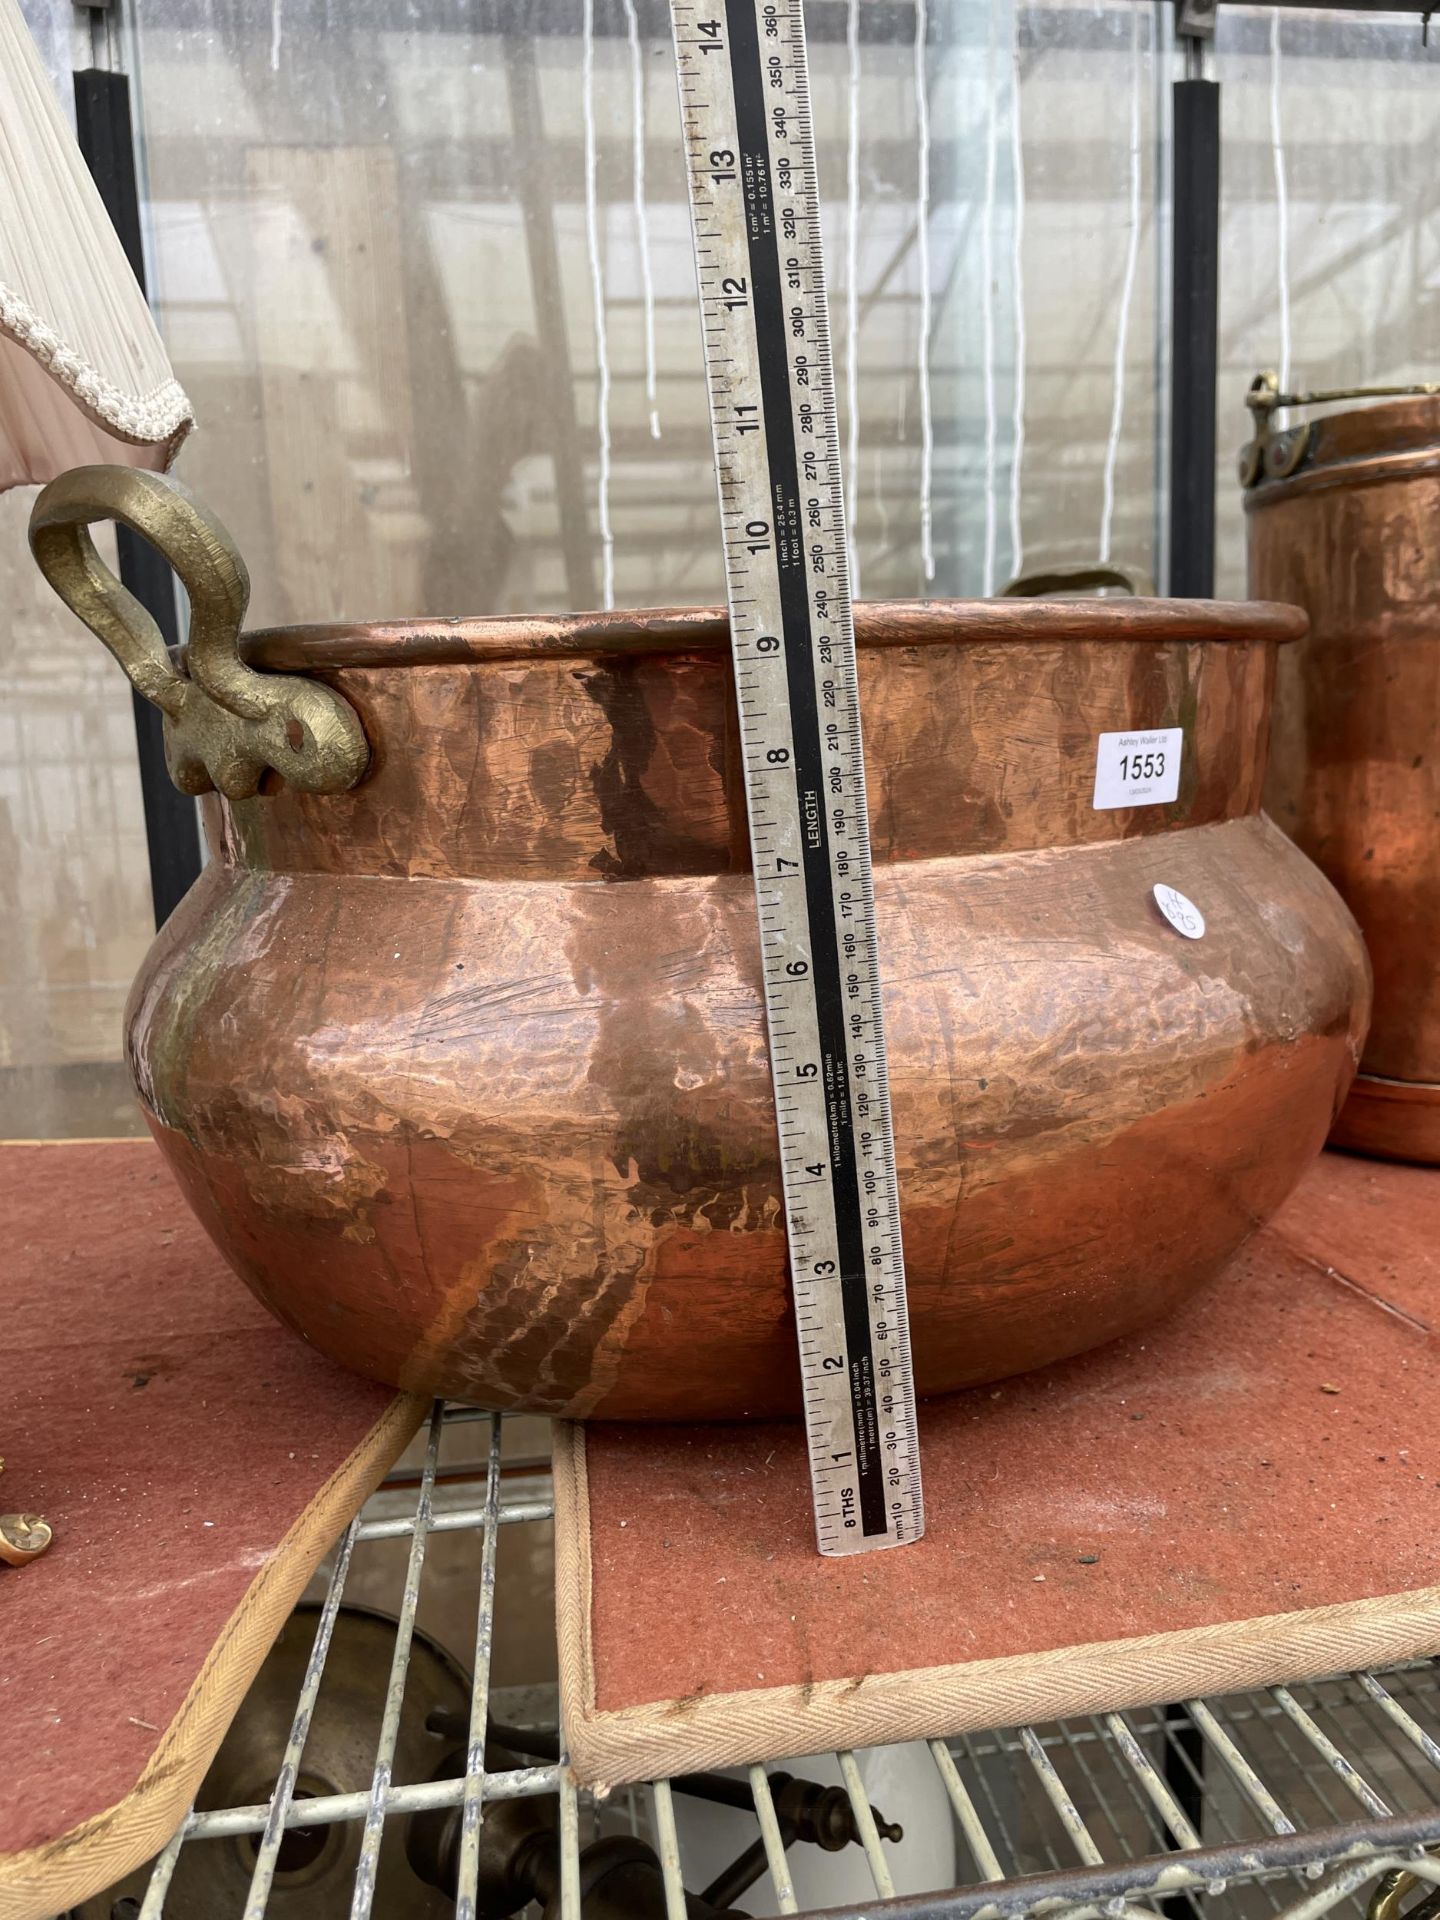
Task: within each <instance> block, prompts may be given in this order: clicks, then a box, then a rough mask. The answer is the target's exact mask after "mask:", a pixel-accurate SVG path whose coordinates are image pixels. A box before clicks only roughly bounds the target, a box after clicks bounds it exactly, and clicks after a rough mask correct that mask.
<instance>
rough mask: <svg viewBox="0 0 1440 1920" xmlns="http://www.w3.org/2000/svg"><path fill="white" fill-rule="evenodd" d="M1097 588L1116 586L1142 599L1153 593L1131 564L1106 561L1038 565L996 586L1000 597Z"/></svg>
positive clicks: (1017, 596)
mask: <svg viewBox="0 0 1440 1920" xmlns="http://www.w3.org/2000/svg"><path fill="white" fill-rule="evenodd" d="M1101 587H1119V588H1120V590H1121V591H1122V592H1123V593H1130V594H1134V595H1135V597H1136V598H1137V599H1140V600H1143V599H1146V598H1148V597H1149V596H1150V595H1151V594H1153V593H1154V591H1155V588H1154V586H1153V584H1152V583H1151V581H1150V580H1149V579H1148V577H1147V576H1146V575H1145V574H1143V573H1141V572H1139V571H1138V569H1136V568H1135V567H1117V566H1112V565H1111V563H1110V562H1109V561H1108V560H1099V561H1095V560H1091V561H1082V562H1080V563H1079V564H1078V565H1075V566H1055V567H1039V568H1036V569H1035V570H1034V571H1033V572H1031V573H1017V574H1016V576H1015V578H1014V579H1013V580H1010V581H1007V582H1006V584H1005V585H1004V586H1003V587H1002V588H1001V589H1000V598H1001V599H1002V600H1022V599H1032V598H1039V597H1040V596H1041V595H1043V594H1082V593H1094V592H1097V591H1098V590H1099V589H1100V588H1101Z"/></svg>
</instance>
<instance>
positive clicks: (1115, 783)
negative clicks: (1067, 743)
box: [1090, 727, 1185, 812]
mask: <svg viewBox="0 0 1440 1920" xmlns="http://www.w3.org/2000/svg"><path fill="white" fill-rule="evenodd" d="M1184 744H1185V733H1184V729H1183V728H1181V727H1161V728H1160V729H1159V730H1158V731H1156V732H1153V733H1102V734H1101V736H1100V744H1099V748H1098V751H1097V752H1096V755H1095V798H1094V799H1093V800H1092V801H1091V803H1090V804H1091V805H1092V807H1094V808H1095V810H1096V812H1100V811H1102V810H1103V809H1104V808H1106V807H1163V806H1165V805H1166V804H1167V803H1168V802H1169V801H1171V800H1173V799H1174V798H1175V796H1176V795H1177V794H1178V793H1179V791H1180V754H1181V751H1182V749H1183V747H1184Z"/></svg>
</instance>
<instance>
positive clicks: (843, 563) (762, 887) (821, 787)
mask: <svg viewBox="0 0 1440 1920" xmlns="http://www.w3.org/2000/svg"><path fill="white" fill-rule="evenodd" d="M671 14H672V19H673V24H674V30H675V56H676V64H677V68H678V72H679V79H680V110H681V117H682V121H683V124H684V133H685V145H686V158H687V172H688V175H689V182H690V212H691V218H692V224H693V229H694V241H695V263H696V271H697V275H698V278H699V282H700V304H701V315H702V321H703V326H704V335H705V360H706V375H707V381H708V386H709V395H710V417H711V427H712V431H713V435H714V444H715V466H716V472H717V477H718V480H719V486H720V512H721V519H722V522H723V524H724V532H725V559H726V578H727V591H728V596H729V607H730V631H731V639H732V644H733V649H734V657H735V679H736V689H737V693H738V698H739V709H740V735H741V742H742V748H743V755H744V764H745V787H746V797H747V800H748V803H749V810H750V846H751V853H752V856H753V859H754V866H755V892H756V897H757V901H758V905H759V917H760V934H761V943H762V950H763V959H764V980H765V1005H766V1014H767V1019H768V1023H769V1035H770V1064H771V1072H772V1075H773V1078H774V1083H775V1106H776V1117H777V1121H778V1126H779V1134H780V1160H781V1168H782V1173H783V1178H784V1196H785V1209H786V1221H787V1229H788V1235H789V1245H790V1268H791V1277H792V1283H793V1289H794V1299H795V1319H796V1326H797V1330H798V1334H799V1342H800V1362H801V1372H802V1376H803V1381H804V1393H805V1418H806V1427H807V1431H808V1437H809V1449H810V1476H811V1482H812V1486H813V1489H814V1503H815V1528H816V1536H817V1539H818V1543H819V1547H820V1551H821V1553H823V1554H849V1553H861V1552H865V1551H866V1550H869V1549H873V1548H877V1547H887V1546H900V1545H903V1544H905V1543H908V1542H910V1541H913V1540H917V1539H919V1537H920V1535H921V1533H922V1532H923V1531H924V1507H923V1502H922V1496H921V1488H920V1454H919V1444H918V1440H917V1435H916V1423H915V1390H914V1380H913V1376H912V1370H911V1363H910V1329H909V1321H908V1317H907V1313H906V1304H905V1266H904V1258H903V1254H902V1251H901V1243H900V1202H899V1190H898V1184H897V1180H896V1171H895V1149H894V1142H893V1139H892V1135H891V1129H890V1097H889V1087H888V1082H887V1077H886V1068H885V1041H884V1031H883V1026H882V1016H881V1004H880V972H879V963H878V957H877V947H876V939H875V911H874V890H873V887H872V885H871V872H870V833H869V816H868V814H867V812H866V806H865V764H864V757H863V753H862V749H861V737H860V703H859V689H858V685H857V681H856V671H855V639H854V629H853V625H852V620H851V610H850V581H849V558H848V552H847V545H846V523H845V509H844V502H843V498H842V493H841V479H840V459H839V430H838V420H837V415H836V407H835V391H834V379H833V374H832V369H831V360H830V331H829V322H828V318H827V313H826V307H825V285H824V273H823V266H822V259H821V248H820V200H819V192H818V189H817V185H816V172H815V142H814V131H813V127H812V124H811V118H810V97H809V82H808V78H807V71H806V58H805V31H804V20H803V15H802V11H801V5H800V0H671Z"/></svg>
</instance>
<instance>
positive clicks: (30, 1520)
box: [0, 1513, 54, 1567]
mask: <svg viewBox="0 0 1440 1920" xmlns="http://www.w3.org/2000/svg"><path fill="white" fill-rule="evenodd" d="M53 1537H54V1536H53V1535H52V1533H51V1531H50V1525H49V1522H48V1521H46V1520H42V1519H41V1518H40V1516H39V1514H38V1513H0V1560H3V1561H4V1562H5V1564H6V1565H7V1566H11V1567H23V1566H24V1565H25V1563H26V1561H27V1560H38V1559H39V1558H40V1556H41V1554H42V1553H44V1551H45V1549H46V1548H47V1547H48V1546H49V1544H50V1542H51V1539H52V1538H53Z"/></svg>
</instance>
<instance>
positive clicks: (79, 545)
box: [30, 467, 370, 800]
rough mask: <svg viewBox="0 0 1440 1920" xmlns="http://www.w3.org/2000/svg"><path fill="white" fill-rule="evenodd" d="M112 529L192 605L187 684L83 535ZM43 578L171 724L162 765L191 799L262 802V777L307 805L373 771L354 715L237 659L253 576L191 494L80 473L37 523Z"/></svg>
mask: <svg viewBox="0 0 1440 1920" xmlns="http://www.w3.org/2000/svg"><path fill="white" fill-rule="evenodd" d="M99 520H115V521H118V522H119V524H120V525H121V526H125V527H129V528H130V529H131V531H132V532H134V533H137V534H139V535H140V536H141V537H142V538H143V539H145V540H148V541H149V542H150V544H151V545H152V546H153V547H155V548H156V549H157V550H158V551H159V552H160V553H161V554H162V555H163V556H164V557H165V559H166V560H168V561H169V563H170V565H171V566H172V567H173V568H174V569H175V571H176V573H177V574H179V576H180V579H181V581H182V582H183V583H184V587H185V591H186V592H187V593H188V594H189V596H190V640H189V644H188V646H187V648H186V652H185V672H184V673H181V672H179V671H178V670H177V669H176V668H175V667H174V666H173V665H172V664H171V660H170V654H169V651H168V649H167V648H166V645H165V642H164V639H163V638H162V636H161V633H160V629H159V628H158V627H157V626H156V624H155V622H154V621H153V620H152V619H151V617H150V615H149V614H148V613H147V612H146V611H145V609H144V607H142V606H141V604H140V602H139V601H138V600H137V599H136V598H135V596H134V595H133V594H132V593H130V592H129V591H128V590H127V589H126V588H125V587H123V586H122V585H121V584H120V582H119V581H118V580H117V579H116V578H115V576H114V574H113V573H111V571H110V569H109V568H108V567H107V566H106V565H105V563H104V561H103V560H101V558H100V556H99V554H98V553H97V552H96V551H95V543H94V541H93V540H92V539H91V538H90V534H89V531H88V529H89V528H90V527H91V526H92V525H94V523H95V522H96V521H99ZM30 547H31V551H32V552H33V553H34V555H35V558H36V560H37V562H38V563H39V566H40V571H41V572H42V573H43V574H44V575H45V578H46V579H47V580H48V581H49V582H50V584H51V586H52V587H53V588H54V589H55V591H56V592H57V593H58V594H59V596H60V598H61V599H62V600H63V601H64V602H65V604H66V606H67V607H69V608H70V610H71V611H72V612H73V613H76V614H78V615H79V617H80V618H81V619H82V620H83V621H84V622H85V625H86V626H87V627H89V629H90V631H91V632H92V633H93V634H95V635H96V636H97V637H98V638H99V639H100V640H102V641H103V642H104V643H105V645H106V646H107V647H108V648H109V649H110V651H111V653H113V654H114V656H115V658H116V659H117V660H118V661H119V662H120V665H121V666H122V667H123V668H124V670H125V673H126V676H127V678H128V679H129V681H130V684H131V686H132V687H134V689H135V691H136V692H137V693H139V694H143V695H144V697H145V699H147V700H149V701H151V702H152V703H153V704H154V705H155V706H157V707H159V709H160V711H161V712H162V713H163V714H164V716H165V760H166V764H167V765H168V767H169V769H170V778H171V779H172V780H173V781H174V782H175V785H176V786H177V787H178V788H179V789H180V791H181V792H182V793H209V792H210V791H211V789H212V788H215V787H218V788H219V790H220V792H221V793H223V794H224V795H225V797H226V799H227V800H244V799H247V798H248V797H249V796H250V795H251V794H253V793H255V792H256V791H257V790H258V789H259V786H260V782H261V780H262V779H263V778H264V776H265V774H266V772H267V771H270V770H272V769H273V771H274V772H275V773H277V774H279V775H280V777H281V778H282V779H283V780H284V781H285V783H286V785H287V786H291V787H298V788H299V789H300V791H301V792H302V793H340V792H343V791H344V790H345V788H347V787H353V786H354V784H355V782H356V781H357V780H358V779H359V778H360V776H361V774H362V773H364V771H365V768H366V765H367V763H368V761H369V758H370V749H369V746H368V744H367V742H366V739H365V733H364V730H363V728H362V727H361V725H360V721H359V719H358V718H357V716H356V714H355V712H354V709H353V708H352V707H351V706H350V705H349V703H348V702H347V701H346V700H345V699H343V698H342V696H341V695H340V694H338V693H336V692H335V691H334V689H333V688H331V687H326V686H322V685H321V684H320V683H319V682H318V681H315V680H307V679H305V678H304V677H303V676H302V675H298V674H284V673H256V672H255V671H254V670H253V669H252V668H250V667H247V666H246V665H245V663H244V662H243V661H242V660H241V658H240V646H239V642H240V623H241V621H242V620H243V619H244V617H245V608H246V606H247V604H248V602H249V599H250V576H249V574H248V573H247V572H246V571H245V562H244V561H243V560H242V559H241V558H240V555H239V553H238V552H237V551H236V548H235V543H234V542H233V541H232V540H231V538H230V535H229V534H228V533H227V532H226V531H225V529H224V527H223V526H222V525H221V524H220V522H219V521H218V520H217V519H216V518H215V516H214V515H213V514H212V513H211V512H210V511H209V510H208V508H206V507H204V506H202V505H201V503H200V502H199V501H198V500H197V499H196V498H195V496H194V494H192V493H191V492H190V489H189V488H188V487H186V486H182V484H181V483H180V482H179V481H178V480H172V479H171V478H170V477H169V476H168V475H165V474H158V473H140V472H136V471H135V470H134V469H132V468H130V467H76V468H75V469H74V470H73V471H72V472H70V473H63V474H61V476H60V478H59V479H58V480H52V481H51V482H50V485H49V486H48V487H46V488H45V490H44V492H43V493H42V494H41V495H40V497H39V499H38V500H37V501H36V502H35V506H34V510H33V511H32V513H31V515H30Z"/></svg>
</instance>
